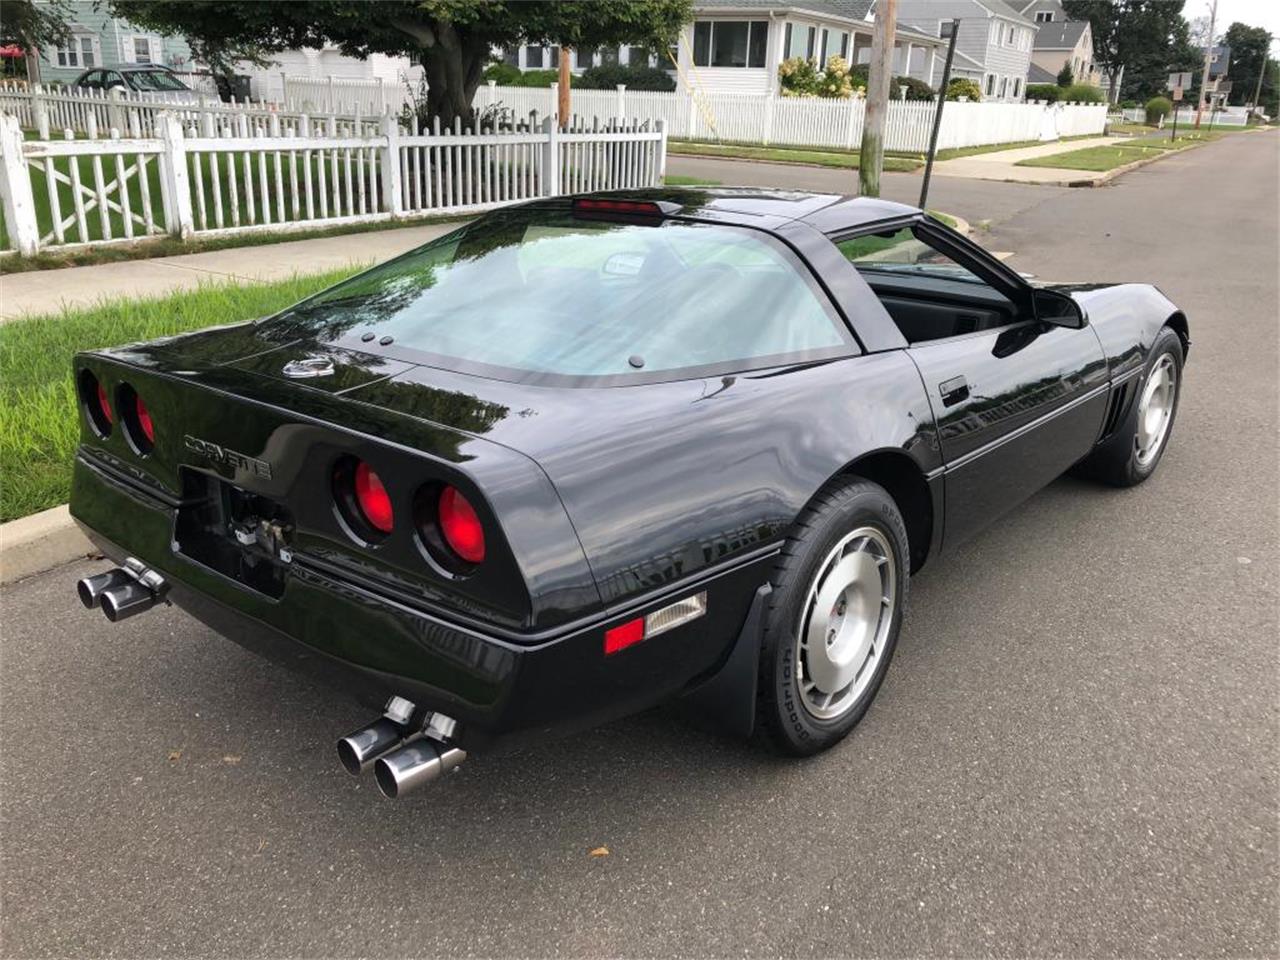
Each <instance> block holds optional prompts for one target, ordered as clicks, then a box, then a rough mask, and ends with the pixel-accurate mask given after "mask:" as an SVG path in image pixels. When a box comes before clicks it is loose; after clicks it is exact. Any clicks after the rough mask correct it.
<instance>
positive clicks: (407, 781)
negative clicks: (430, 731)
mask: <svg viewBox="0 0 1280 960" xmlns="http://www.w3.org/2000/svg"><path fill="white" fill-rule="evenodd" d="M465 759H467V752H466V751H465V750H462V749H460V748H458V747H450V746H447V745H446V744H443V743H439V742H437V741H435V740H432V739H430V738H428V737H423V738H422V739H421V740H415V741H413V742H412V743H408V744H406V745H405V746H403V747H401V748H400V749H399V750H396V751H395V752H394V753H389V754H387V755H386V756H384V757H380V758H379V759H378V760H377V761H376V762H375V763H374V765H373V777H374V779H375V780H377V781H378V790H380V791H381V792H382V795H383V796H384V797H386V798H387V799H389V800H395V799H396V798H397V797H402V796H404V795H405V794H406V793H409V792H410V791H412V790H417V789H418V788H419V787H423V786H426V785H427V784H428V783H430V782H431V781H433V780H435V779H436V778H437V777H439V776H440V775H441V774H443V773H447V772H448V771H450V770H452V769H454V768H455V767H457V766H458V765H459V764H461V763H462V761H463V760H465Z"/></svg>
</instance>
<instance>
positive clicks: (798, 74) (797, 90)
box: [778, 56, 866, 100]
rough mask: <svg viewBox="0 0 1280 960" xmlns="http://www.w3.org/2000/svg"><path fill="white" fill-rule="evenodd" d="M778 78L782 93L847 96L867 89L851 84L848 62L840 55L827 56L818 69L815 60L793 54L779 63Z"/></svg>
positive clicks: (846, 97)
mask: <svg viewBox="0 0 1280 960" xmlns="http://www.w3.org/2000/svg"><path fill="white" fill-rule="evenodd" d="M778 79H779V80H780V81H781V86H782V95H783V96H784V97H834V98H837V99H842V100H847V99H848V98H849V97H852V96H853V95H854V94H855V93H860V92H862V91H864V90H865V89H866V87H865V86H856V87H855V86H854V83H853V78H852V77H851V76H850V75H849V64H848V62H847V61H846V60H845V59H844V58H843V57H840V56H833V57H829V58H828V59H827V65H826V67H824V68H822V69H821V70H820V69H818V61H817V60H808V59H805V58H804V57H792V58H791V59H790V60H783V61H782V63H780V64H778Z"/></svg>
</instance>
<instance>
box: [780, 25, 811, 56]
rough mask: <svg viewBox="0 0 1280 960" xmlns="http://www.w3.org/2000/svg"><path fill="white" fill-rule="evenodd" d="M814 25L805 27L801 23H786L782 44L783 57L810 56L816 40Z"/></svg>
mask: <svg viewBox="0 0 1280 960" xmlns="http://www.w3.org/2000/svg"><path fill="white" fill-rule="evenodd" d="M817 32H818V30H817V28H816V27H806V26H803V25H801V24H798V23H797V24H795V25H794V29H793V25H792V24H790V23H788V24H787V29H786V42H785V43H784V44H783V47H784V48H785V49H784V51H783V54H784V57H785V58H787V59H790V58H791V57H812V56H813V51H814V45H815V44H816V42H817V39H816V34H817Z"/></svg>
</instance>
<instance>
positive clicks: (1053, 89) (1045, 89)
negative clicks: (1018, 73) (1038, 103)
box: [1027, 83, 1062, 103]
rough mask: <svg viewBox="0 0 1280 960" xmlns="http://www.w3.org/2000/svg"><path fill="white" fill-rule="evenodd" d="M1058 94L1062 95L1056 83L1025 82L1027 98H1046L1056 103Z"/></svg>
mask: <svg viewBox="0 0 1280 960" xmlns="http://www.w3.org/2000/svg"><path fill="white" fill-rule="evenodd" d="M1060 96H1062V88H1061V87H1060V86H1058V85H1057V84H1056V83H1028V84H1027V99H1028V100H1046V101H1048V102H1049V103H1057V102H1058V98H1059V97H1060Z"/></svg>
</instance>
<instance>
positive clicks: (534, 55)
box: [524, 47, 542, 70]
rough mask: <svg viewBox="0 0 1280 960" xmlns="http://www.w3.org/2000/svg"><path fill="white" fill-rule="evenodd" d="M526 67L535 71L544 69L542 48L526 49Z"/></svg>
mask: <svg viewBox="0 0 1280 960" xmlns="http://www.w3.org/2000/svg"><path fill="white" fill-rule="evenodd" d="M524 65H525V66H526V67H529V68H531V69H533V70H541V69H542V48H541V47H525V48H524Z"/></svg>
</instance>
